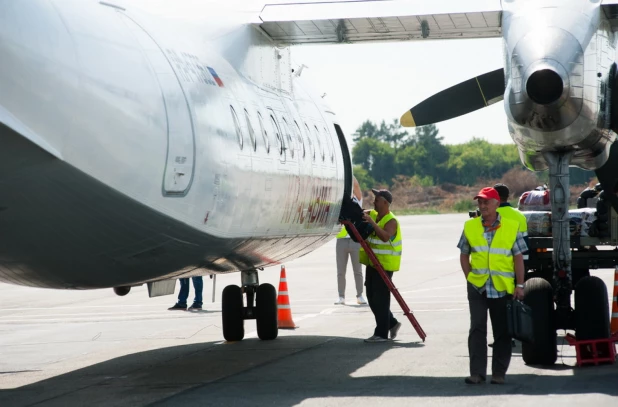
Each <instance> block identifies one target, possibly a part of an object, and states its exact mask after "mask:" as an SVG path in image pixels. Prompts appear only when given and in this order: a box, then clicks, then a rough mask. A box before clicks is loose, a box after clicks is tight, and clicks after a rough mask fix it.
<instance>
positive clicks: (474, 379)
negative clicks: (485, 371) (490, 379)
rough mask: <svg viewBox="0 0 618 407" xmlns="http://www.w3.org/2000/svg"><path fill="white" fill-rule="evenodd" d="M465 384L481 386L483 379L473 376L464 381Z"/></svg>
mask: <svg viewBox="0 0 618 407" xmlns="http://www.w3.org/2000/svg"><path fill="white" fill-rule="evenodd" d="M464 381H465V382H466V384H483V383H485V378H484V377H483V376H481V375H478V374H473V375H470V376H468V377H466V378H465V379H464Z"/></svg>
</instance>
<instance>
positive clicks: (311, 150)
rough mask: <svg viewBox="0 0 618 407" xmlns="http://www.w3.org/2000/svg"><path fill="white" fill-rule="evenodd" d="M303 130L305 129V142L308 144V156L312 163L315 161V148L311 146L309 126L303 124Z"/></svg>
mask: <svg viewBox="0 0 618 407" xmlns="http://www.w3.org/2000/svg"><path fill="white" fill-rule="evenodd" d="M305 129H307V142H308V143H309V154H311V157H312V159H313V161H315V146H314V145H313V141H312V140H311V131H309V126H307V123H305Z"/></svg>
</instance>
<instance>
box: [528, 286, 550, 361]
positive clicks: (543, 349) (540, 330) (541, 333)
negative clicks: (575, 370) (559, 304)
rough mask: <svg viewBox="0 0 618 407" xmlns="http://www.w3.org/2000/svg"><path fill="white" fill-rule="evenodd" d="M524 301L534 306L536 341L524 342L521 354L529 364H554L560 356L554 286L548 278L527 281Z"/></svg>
mask: <svg viewBox="0 0 618 407" xmlns="http://www.w3.org/2000/svg"><path fill="white" fill-rule="evenodd" d="M524 295H525V297H524V303H525V304H526V305H529V306H530V307H531V308H532V320H533V327H534V343H526V342H522V345H521V356H522V358H523V360H524V363H526V364H527V365H553V364H554V363H556V359H557V357H558V348H557V344H556V336H557V335H556V322H555V315H554V301H553V293H552V287H551V284H549V282H547V280H544V279H542V278H532V279H530V280H528V281H527V282H526V288H525V289H524Z"/></svg>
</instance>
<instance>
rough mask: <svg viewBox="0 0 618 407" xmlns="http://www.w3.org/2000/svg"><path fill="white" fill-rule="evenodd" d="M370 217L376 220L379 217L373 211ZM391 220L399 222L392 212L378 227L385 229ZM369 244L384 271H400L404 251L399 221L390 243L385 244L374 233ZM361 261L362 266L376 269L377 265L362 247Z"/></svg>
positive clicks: (368, 241) (369, 239) (368, 240)
mask: <svg viewBox="0 0 618 407" xmlns="http://www.w3.org/2000/svg"><path fill="white" fill-rule="evenodd" d="M369 216H371V219H373V220H376V218H377V217H378V212H377V211H375V210H372V211H371V212H370V213H369ZM391 219H395V221H397V218H396V217H395V215H393V213H392V212H389V213H387V214H386V215H385V216H384V217H383V218H382V219H380V221H379V222H378V226H380V227H381V228H382V229H384V226H385V225H386V224H387V223H388V221H390V220H391ZM367 243H368V244H369V247H371V250H373V252H374V253H375V255H376V258H377V259H378V261H379V262H380V264H382V267H383V268H384V270H386V271H398V270H399V266H400V265H401V249H402V241H401V228H400V226H399V221H397V233H396V234H395V236H394V237H392V238H391V240H389V241H388V242H383V241H382V240H381V239H380V238H379V237H378V236H377V235H376V234H375V232H374V233H372V234H370V235H369V237H368V238H367ZM359 260H360V262H361V263H362V264H364V265H366V266H371V267H375V265H374V264H373V263H372V262H371V260H370V259H369V256H368V255H367V253H366V252H365V250H364V249H363V248H362V247H361V249H360V252H359Z"/></svg>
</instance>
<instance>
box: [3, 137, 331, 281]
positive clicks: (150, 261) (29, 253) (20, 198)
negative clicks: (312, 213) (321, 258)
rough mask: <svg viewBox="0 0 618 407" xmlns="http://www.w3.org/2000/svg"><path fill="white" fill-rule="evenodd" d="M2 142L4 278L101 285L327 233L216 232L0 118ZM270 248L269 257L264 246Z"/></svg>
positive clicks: (226, 268)
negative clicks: (111, 181) (94, 173)
mask: <svg viewBox="0 0 618 407" xmlns="http://www.w3.org/2000/svg"><path fill="white" fill-rule="evenodd" d="M0 145H2V149H0V190H1V191H2V192H1V194H0V230H1V231H2V239H0V281H3V282H7V283H12V284H18V285H25V286H33V287H44V288H64V289H96V288H109V287H122V286H129V287H130V286H134V285H140V284H143V283H145V282H149V281H159V280H167V279H175V278H179V277H187V276H192V275H205V274H213V273H227V272H234V271H243V270H244V271H254V270H256V269H257V268H260V267H264V266H268V265H275V264H279V263H280V262H282V261H286V260H291V259H293V258H296V257H300V256H302V255H303V254H306V253H308V252H310V251H311V250H313V249H314V248H315V247H316V246H319V245H321V244H322V243H323V242H324V240H329V239H330V238H331V236H330V235H326V236H324V235H313V236H311V235H310V236H306V237H300V238H298V237H295V238H293V239H292V238H290V237H288V238H283V237H280V236H279V237H264V238H260V237H251V238H237V239H222V238H219V237H217V236H211V235H209V234H206V233H203V232H200V231H198V230H196V229H194V228H192V227H190V226H187V225H185V224H183V223H182V222H180V221H177V220H175V219H173V218H172V217H170V216H167V215H165V214H163V213H161V212H158V211H157V210H155V209H153V208H150V207H148V206H147V205H144V204H142V203H140V202H137V201H135V200H133V199H131V198H128V197H127V196H125V195H123V194H121V193H119V192H118V191H116V190H114V189H113V188H110V187H108V186H106V185H105V184H103V183H101V182H100V181H97V180H95V179H94V178H92V177H90V176H88V175H86V174H84V173H83V172H81V171H79V170H77V169H76V168H74V167H72V166H71V165H69V164H67V163H66V162H64V161H62V160H59V159H57V158H55V157H53V156H52V155H50V154H48V153H47V152H45V151H44V150H42V149H40V148H39V147H37V146H35V145H34V144H32V143H31V142H30V141H28V140H26V139H25V138H22V137H21V136H19V135H17V134H16V133H14V132H13V131H12V130H9V129H8V128H7V127H4V126H2V125H0ZM266 247H268V248H269V250H268V254H269V257H265V256H264V255H261V253H264V250H262V249H264V248H266ZM273 247H276V248H277V250H275V251H273ZM222 253H227V254H224V255H221V254H222ZM273 254H274V256H273Z"/></svg>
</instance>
